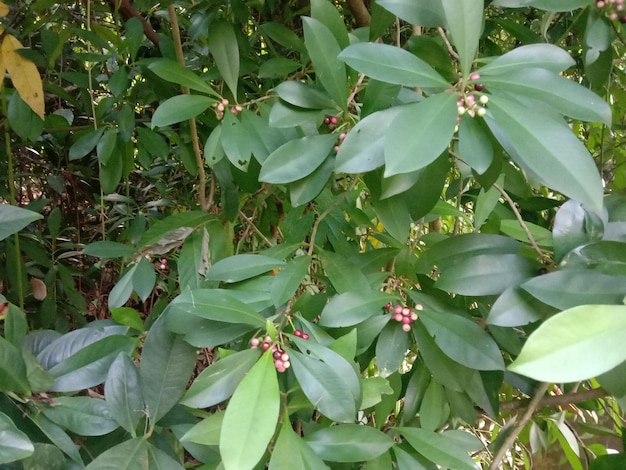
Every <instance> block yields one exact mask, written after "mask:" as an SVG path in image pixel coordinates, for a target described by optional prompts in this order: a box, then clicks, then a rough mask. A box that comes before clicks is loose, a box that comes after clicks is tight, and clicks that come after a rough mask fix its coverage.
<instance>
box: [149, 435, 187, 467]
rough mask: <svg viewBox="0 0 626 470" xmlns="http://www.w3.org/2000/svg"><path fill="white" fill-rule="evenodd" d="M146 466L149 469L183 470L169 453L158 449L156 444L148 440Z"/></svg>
mask: <svg viewBox="0 0 626 470" xmlns="http://www.w3.org/2000/svg"><path fill="white" fill-rule="evenodd" d="M147 447H148V468H149V469H150V470H153V469H154V470H185V467H183V466H182V465H181V464H180V463H179V462H178V461H177V460H174V459H173V458H172V457H171V456H170V455H171V453H169V452H167V453H166V452H165V451H163V450H161V449H159V448H158V447H157V446H156V445H154V444H150V443H149V442H148V446H147Z"/></svg>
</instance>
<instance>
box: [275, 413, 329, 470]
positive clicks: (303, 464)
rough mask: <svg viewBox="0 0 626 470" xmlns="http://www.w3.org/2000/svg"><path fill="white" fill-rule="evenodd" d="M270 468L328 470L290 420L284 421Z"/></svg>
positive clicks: (278, 469) (279, 469) (280, 469)
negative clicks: (295, 430)
mask: <svg viewBox="0 0 626 470" xmlns="http://www.w3.org/2000/svg"><path fill="white" fill-rule="evenodd" d="M268 468H269V470H294V469H301V470H325V469H328V467H327V466H326V465H325V464H324V462H323V461H322V459H320V457H319V456H318V455H317V454H316V453H315V452H313V450H312V449H311V448H310V447H309V445H308V444H307V443H306V442H305V441H304V440H302V438H301V437H300V436H298V435H297V434H296V433H295V432H294V430H293V429H292V427H291V422H290V421H289V420H288V419H285V420H284V421H283V425H282V427H281V430H280V433H279V434H278V439H276V444H275V445H274V449H273V450H272V458H271V459H270V463H269V467H268Z"/></svg>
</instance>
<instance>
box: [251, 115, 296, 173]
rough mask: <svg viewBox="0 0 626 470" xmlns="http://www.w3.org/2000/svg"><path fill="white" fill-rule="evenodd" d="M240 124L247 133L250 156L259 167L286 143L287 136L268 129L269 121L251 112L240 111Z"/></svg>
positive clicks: (274, 129)
mask: <svg viewBox="0 0 626 470" xmlns="http://www.w3.org/2000/svg"><path fill="white" fill-rule="evenodd" d="M241 122H242V124H243V126H244V128H245V129H246V130H247V132H248V139H249V140H250V148H251V149H252V155H254V158H255V159H256V161H257V162H259V163H260V164H261V165H263V163H264V162H265V160H267V157H269V155H270V154H271V153H272V152H273V151H274V150H276V149H277V148H278V147H280V146H281V145H283V144H284V143H285V142H286V141H287V136H286V135H284V134H283V133H282V132H281V131H280V130H278V129H276V128H273V127H270V124H269V119H267V118H266V117H261V116H259V115H257V114H255V113H254V112H253V111H251V110H248V109H244V110H243V111H242V113H241Z"/></svg>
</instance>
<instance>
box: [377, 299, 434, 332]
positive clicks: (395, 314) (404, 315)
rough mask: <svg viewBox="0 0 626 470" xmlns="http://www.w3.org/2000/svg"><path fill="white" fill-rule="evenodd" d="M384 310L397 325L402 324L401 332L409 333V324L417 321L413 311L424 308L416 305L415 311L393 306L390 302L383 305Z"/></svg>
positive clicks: (409, 308)
mask: <svg viewBox="0 0 626 470" xmlns="http://www.w3.org/2000/svg"><path fill="white" fill-rule="evenodd" d="M385 309H386V310H387V312H389V314H390V315H391V318H393V319H394V320H395V321H397V322H398V323H402V330H404V331H406V332H409V331H411V323H413V322H414V321H415V320H417V313H416V312H415V310H423V309H424V307H422V305H421V304H417V305H415V307H414V309H415V310H413V309H412V308H411V307H406V306H404V307H403V306H402V305H395V306H394V305H392V304H391V302H389V303H388V304H387V305H385Z"/></svg>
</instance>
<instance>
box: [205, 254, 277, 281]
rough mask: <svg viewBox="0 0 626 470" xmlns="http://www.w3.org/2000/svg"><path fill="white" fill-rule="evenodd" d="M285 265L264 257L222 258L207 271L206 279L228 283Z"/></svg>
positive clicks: (255, 255) (251, 255) (242, 255)
mask: <svg viewBox="0 0 626 470" xmlns="http://www.w3.org/2000/svg"><path fill="white" fill-rule="evenodd" d="M284 264H285V262H284V261H281V260H279V259H276V258H270V257H269V256H265V255H257V254H251V253H246V254H241V255H234V256H229V257H228V258H224V259H222V260H220V261H218V262H217V263H215V264H214V265H213V266H211V269H209V272H208V274H207V279H209V280H212V281H223V282H228V283H233V282H239V281H243V280H245V279H250V278H253V277H255V276H258V275H259V274H263V273H266V272H268V271H271V270H272V269H275V268H280V267H281V266H283V265H284Z"/></svg>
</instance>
